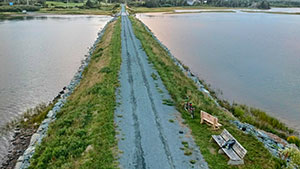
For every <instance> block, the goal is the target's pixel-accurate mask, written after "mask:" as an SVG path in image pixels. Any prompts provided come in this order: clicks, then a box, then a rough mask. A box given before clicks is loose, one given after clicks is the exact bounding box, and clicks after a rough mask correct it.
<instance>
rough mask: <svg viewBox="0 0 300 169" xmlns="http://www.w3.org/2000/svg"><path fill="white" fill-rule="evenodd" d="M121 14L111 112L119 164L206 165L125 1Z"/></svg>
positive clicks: (163, 167) (165, 167)
mask: <svg viewBox="0 0 300 169" xmlns="http://www.w3.org/2000/svg"><path fill="white" fill-rule="evenodd" d="M121 17H122V32H121V39H122V65H121V72H120V84H121V86H120V88H119V91H118V99H117V101H118V103H119V106H118V107H117V109H116V113H115V121H116V123H117V125H118V130H119V135H118V138H119V143H118V147H119V149H120V150H121V153H120V159H119V161H120V167H121V168H126V169H131V168H136V169H146V168H151V169H152V168H155V169H156V168H159V169H168V168H170V169H175V168H177V169H181V168H182V169H186V168H192V167H193V168H208V167H207V164H206V162H205V161H204V160H203V158H202V155H201V153H200V151H199V149H198V148H197V147H196V145H195V143H194V141H193V139H192V137H191V135H190V134H189V129H188V128H187V127H185V126H184V125H183V124H182V123H181V117H180V114H178V112H177V111H176V110H175V108H174V107H173V106H172V105H171V103H172V101H171V100H170V99H171V98H170V96H169V94H168V92H167V91H166V89H165V87H164V86H163V84H162V81H161V79H160V78H159V76H158V74H157V72H156V71H155V70H154V69H153V68H152V65H150V64H149V63H148V60H147V55H146V53H145V52H144V51H143V49H142V47H141V43H140V41H139V40H138V39H137V38H136V37H135V35H134V32H133V29H132V25H131V22H130V20H129V18H128V16H127V13H126V11H125V9H124V6H122V16H121ZM164 103H165V104H164ZM166 103H168V105H166Z"/></svg>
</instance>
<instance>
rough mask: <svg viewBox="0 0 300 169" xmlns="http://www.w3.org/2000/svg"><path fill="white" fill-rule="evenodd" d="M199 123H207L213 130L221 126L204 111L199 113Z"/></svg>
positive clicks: (216, 119)
mask: <svg viewBox="0 0 300 169" xmlns="http://www.w3.org/2000/svg"><path fill="white" fill-rule="evenodd" d="M200 118H201V121H200V123H201V124H202V123H203V122H207V123H209V124H211V125H212V127H213V129H214V130H216V129H219V128H220V127H221V126H222V125H221V124H220V123H219V122H218V118H216V117H214V116H212V115H210V114H208V113H206V112H205V111H202V110H201V111H200Z"/></svg>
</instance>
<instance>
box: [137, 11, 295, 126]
mask: <svg viewBox="0 0 300 169" xmlns="http://www.w3.org/2000/svg"><path fill="white" fill-rule="evenodd" d="M138 18H140V19H141V20H142V21H143V22H144V23H145V24H146V25H147V26H149V27H150V29H151V30H152V31H153V32H154V34H155V35H156V36H157V37H158V38H159V39H160V40H161V41H162V42H163V43H164V44H165V45H166V46H167V47H168V48H169V49H170V50H171V52H172V53H173V54H174V55H175V57H177V58H178V59H179V60H181V61H182V62H183V63H184V64H186V65H188V66H189V67H190V68H191V69H192V71H193V72H195V73H196V74H197V75H198V76H199V77H200V78H201V79H204V80H205V81H206V82H207V83H208V84H211V85H212V87H213V88H214V89H220V90H221V91H222V92H223V96H222V97H224V98H226V99H228V100H230V101H235V102H238V103H246V104H248V105H251V106H255V107H258V108H261V109H263V110H266V111H268V112H270V114H271V115H273V116H276V117H279V118H281V119H282V120H283V121H284V122H286V123H288V125H289V126H291V127H294V128H296V129H297V130H298V131H300V46H299V44H300V15H278V14H277V15H275V14H259V13H243V12H239V13H200V14H176V15H170V14H169V15H168V14H139V15H138Z"/></svg>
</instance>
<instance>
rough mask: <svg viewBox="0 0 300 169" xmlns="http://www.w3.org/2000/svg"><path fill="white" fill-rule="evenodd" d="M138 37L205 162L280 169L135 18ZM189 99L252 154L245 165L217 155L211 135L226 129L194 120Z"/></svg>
mask: <svg viewBox="0 0 300 169" xmlns="http://www.w3.org/2000/svg"><path fill="white" fill-rule="evenodd" d="M130 19H131V21H132V24H133V29H134V32H135V35H136V36H137V38H138V39H139V40H140V41H141V43H142V46H143V48H144V50H145V52H146V53H147V55H148V59H149V61H150V62H151V63H152V64H153V65H154V67H155V69H156V70H157V71H158V73H159V75H160V77H161V79H162V81H163V83H164V85H165V86H166V88H167V90H168V91H169V93H170V95H171V97H172V99H173V100H174V104H175V106H176V108H177V110H178V111H180V112H181V115H182V117H183V118H184V119H185V122H186V123H187V125H188V126H189V127H190V129H191V130H192V135H193V137H194V139H195V142H196V144H197V145H198V146H199V148H200V149H201V153H202V154H203V156H204V158H205V160H206V161H207V163H208V165H209V167H210V168H216V169H219V168H276V166H277V164H278V163H277V159H275V158H273V157H272V156H271V154H270V153H269V152H268V151H267V150H266V149H265V148H264V146H263V144H262V143H261V142H259V141H258V140H257V139H256V138H254V136H251V135H247V134H244V133H243V132H241V131H239V130H238V129H236V127H235V126H233V125H232V124H231V123H229V120H230V119H234V118H235V117H233V116H232V114H231V113H229V112H226V111H224V110H221V109H220V108H218V107H217V106H216V105H215V104H214V102H213V101H212V100H211V99H210V98H209V97H207V96H206V95H204V94H203V93H202V92H200V91H199V90H198V89H197V87H196V85H195V84H194V82H193V81H192V80H191V79H189V78H188V77H186V76H185V74H183V73H182V71H181V70H180V69H179V68H178V67H177V66H176V65H175V64H174V63H173V61H172V60H171V58H170V56H169V55H168V54H167V52H166V51H165V50H164V49H163V48H162V47H161V46H160V45H159V43H158V42H157V41H155V40H154V39H153V37H152V36H151V34H150V33H149V32H147V31H146V29H145V27H144V25H143V24H142V23H141V22H140V21H138V20H137V19H136V18H134V17H130ZM186 96H188V97H189V98H190V99H191V101H192V102H193V104H194V105H195V108H196V111H195V112H199V111H200V110H204V111H207V112H209V113H211V114H213V115H215V116H217V117H218V118H219V120H220V122H221V123H222V124H223V127H224V128H226V129H227V130H228V131H229V132H230V133H231V134H232V135H233V136H234V137H235V138H236V139H237V140H238V141H239V142H240V143H241V144H242V145H243V146H244V147H245V148H246V149H247V151H248V153H247V155H246V156H245V159H244V160H245V165H243V166H239V167H233V166H228V165H227V161H228V159H227V157H226V156H224V155H219V154H218V153H217V151H218V146H217V144H216V143H214V142H210V139H211V135H213V134H220V133H221V131H222V130H219V131H213V130H212V129H211V127H210V126H207V125H201V124H199V122H200V114H199V113H196V114H195V118H194V119H191V117H190V115H189V114H188V113H187V112H185V110H184V109H183V106H182V104H183V103H184V101H185V98H186Z"/></svg>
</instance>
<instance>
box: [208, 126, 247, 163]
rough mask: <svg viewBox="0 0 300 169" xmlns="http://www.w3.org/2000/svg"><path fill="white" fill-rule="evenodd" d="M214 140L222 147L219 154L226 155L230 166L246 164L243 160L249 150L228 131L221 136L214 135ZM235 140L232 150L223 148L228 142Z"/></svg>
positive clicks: (224, 131)
mask: <svg viewBox="0 0 300 169" xmlns="http://www.w3.org/2000/svg"><path fill="white" fill-rule="evenodd" d="M212 138H213V139H214V140H215V141H216V143H217V144H218V145H219V146H220V147H221V149H220V150H219V153H225V154H226V155H227V156H228V157H229V159H230V160H229V161H228V165H242V164H244V160H243V158H244V157H245V155H246V154H247V150H246V149H245V148H244V147H243V146H242V145H241V144H240V143H239V142H238V141H237V140H236V139H235V138H234V137H233V136H232V135H231V134H230V133H229V132H228V131H227V130H226V129H224V130H223V132H222V133H221V134H220V135H212ZM231 139H232V140H235V144H234V145H233V147H232V148H230V149H227V148H222V146H223V145H224V144H225V142H226V141H228V140H231Z"/></svg>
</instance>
